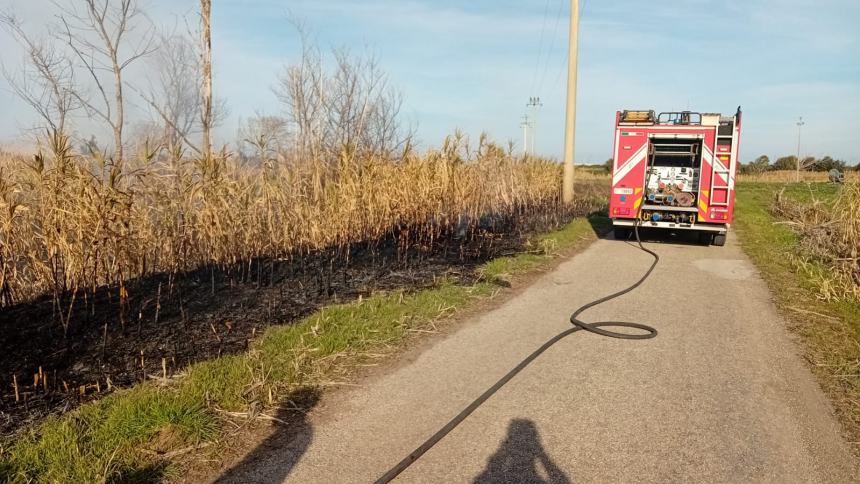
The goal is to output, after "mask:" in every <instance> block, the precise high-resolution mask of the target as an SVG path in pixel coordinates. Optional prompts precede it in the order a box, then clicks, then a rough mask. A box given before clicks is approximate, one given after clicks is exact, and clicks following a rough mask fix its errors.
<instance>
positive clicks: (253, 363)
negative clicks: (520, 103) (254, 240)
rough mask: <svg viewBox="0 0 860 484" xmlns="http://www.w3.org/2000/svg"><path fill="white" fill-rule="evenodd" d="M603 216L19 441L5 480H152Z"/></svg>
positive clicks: (302, 325) (596, 225)
mask: <svg viewBox="0 0 860 484" xmlns="http://www.w3.org/2000/svg"><path fill="white" fill-rule="evenodd" d="M607 227H608V221H607V220H606V219H604V218H600V217H593V218H591V219H578V220H575V221H574V222H572V223H570V224H568V225H567V226H565V227H564V228H562V229H561V230H558V231H555V232H552V233H548V234H543V235H540V236H537V237H535V238H533V239H532V241H531V244H532V247H533V248H534V250H532V251H529V252H526V253H522V254H518V255H515V256H511V257H501V258H498V259H494V260H492V261H490V262H488V263H486V264H485V265H484V266H483V267H482V268H481V269H480V270H481V274H482V277H481V279H480V281H479V282H477V283H476V284H474V285H471V286H461V285H457V284H454V283H451V282H444V281H443V282H441V283H440V284H438V285H437V286H436V287H434V288H431V289H426V290H421V291H416V292H393V293H383V294H377V295H374V296H372V297H369V298H366V299H363V300H359V301H355V302H351V303H348V304H341V305H336V306H330V307H326V308H323V309H321V310H319V311H318V312H316V313H315V314H313V315H310V316H308V317H307V318H305V319H303V320H301V321H299V322H297V323H295V324H292V325H289V326H275V327H271V328H269V329H268V330H267V331H265V332H264V333H263V334H262V335H261V336H260V337H259V338H258V339H257V340H256V341H254V342H253V344H252V345H251V349H250V351H248V352H247V353H246V354H242V355H238V356H228V357H222V358H218V359H215V360H211V361H207V362H204V363H199V364H196V365H193V366H192V367H190V368H189V369H188V371H187V372H186V374H185V376H184V377H182V378H180V379H178V380H176V381H174V382H170V383H167V384H159V383H157V382H147V383H144V384H141V385H138V386H136V387H134V388H131V389H127V390H121V391H117V392H116V393H114V394H111V395H110V396H108V397H106V398H104V399H102V400H100V401H98V402H94V403H91V404H87V405H84V406H82V407H80V408H78V409H76V410H74V411H71V412H69V413H67V414H64V415H62V416H58V417H51V418H48V419H47V420H45V421H44V422H42V423H41V424H39V425H38V426H37V427H36V428H33V429H29V430H26V431H24V432H21V433H20V434H19V435H18V436H17V437H16V439H15V440H14V441H10V442H4V443H2V445H1V446H0V481H8V482H31V481H37V482H97V481H121V480H124V481H140V480H153V479H156V478H158V477H163V476H165V475H166V474H167V475H169V473H170V472H175V470H173V469H172V468H171V466H170V458H169V457H170V456H171V455H175V454H176V453H177V451H180V450H183V449H186V448H189V447H193V446H196V445H198V444H201V443H203V442H209V441H213V440H215V439H217V438H218V437H219V436H220V435H223V433H222V432H223V430H222V428H221V420H220V419H219V412H220V411H245V410H247V409H249V408H259V407H260V406H273V405H274V404H275V403H276V402H279V401H281V400H282V399H285V398H288V395H289V394H290V392H292V391H294V390H296V389H298V388H301V387H304V386H313V385H315V384H319V383H320V382H321V381H324V379H326V378H331V377H332V375H337V374H339V373H343V374H345V373H348V372H349V369H350V368H351V367H352V366H354V364H355V363H357V362H360V361H361V360H362V359H363V358H365V356H364V355H368V354H371V353H380V352H386V351H392V350H393V349H394V348H396V347H397V345H398V344H399V343H401V342H402V341H404V340H405V339H406V336H407V334H409V333H410V332H411V330H414V329H417V328H420V327H422V326H426V325H428V324H430V323H432V322H433V321H434V320H438V319H440V318H443V317H446V316H448V315H450V314H452V313H453V312H454V311H456V310H458V309H462V308H464V307H466V306H467V305H468V304H469V303H470V302H472V301H475V300H477V299H480V298H484V297H488V296H491V295H492V294H494V293H495V292H496V291H497V289H498V281H499V280H502V279H504V278H505V277H507V276H513V275H516V274H521V273H524V272H527V271H529V270H533V269H535V268H537V267H539V266H541V265H543V264H545V263H547V261H548V260H549V259H551V258H553V256H554V255H555V254H556V253H557V252H558V251H561V250H569V249H572V248H574V247H576V246H578V245H584V244H586V243H590V242H591V241H593V240H594V239H595V238H596V234H595V231H602V230H604V229H605V228H607Z"/></svg>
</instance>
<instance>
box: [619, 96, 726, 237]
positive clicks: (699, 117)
mask: <svg viewBox="0 0 860 484" xmlns="http://www.w3.org/2000/svg"><path fill="white" fill-rule="evenodd" d="M740 133H741V109H740V107H739V108H738V110H737V112H736V113H735V114H734V115H733V116H723V115H721V114H719V113H697V112H691V111H681V112H665V113H660V114H657V113H655V112H654V111H651V110H647V111H619V112H617V113H616V114H615V156H614V162H613V169H612V194H611V198H610V202H609V216H610V217H611V218H612V225H613V227H614V229H615V238H616V239H626V238H627V237H628V236H629V234H630V230H631V229H632V228H633V227H634V226H635V225H637V224H638V225H639V227H653V228H658V229H665V230H672V231H680V230H692V231H696V232H698V233H699V237H700V241H701V242H702V243H706V244H714V245H718V246H722V245H724V244H725V243H726V233H727V231H728V229H729V227H730V226H731V224H732V217H733V212H734V205H735V172H736V169H737V166H738V148H739V143H740Z"/></svg>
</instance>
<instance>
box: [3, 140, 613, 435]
mask: <svg viewBox="0 0 860 484" xmlns="http://www.w3.org/2000/svg"><path fill="white" fill-rule="evenodd" d="M59 141H63V140H59ZM58 145H59V146H61V147H62V149H57V150H54V151H53V152H55V153H56V155H44V156H36V157H25V156H12V155H6V156H4V157H3V158H2V161H0V217H2V224H0V303H2V307H3V308H4V309H3V310H2V311H0V324H3V325H4V327H6V328H7V329H8V332H7V335H8V338H7V343H8V347H9V348H10V349H9V351H6V352H4V354H3V355H0V381H3V382H4V384H3V392H2V394H0V411H2V412H3V413H5V414H6V415H11V416H12V420H10V421H6V422H0V431H3V432H0V433H4V432H9V431H13V430H14V429H15V428H18V427H20V425H23V424H24V423H26V421H28V420H34V419H37V418H40V417H41V416H43V415H45V414H49V413H52V412H54V411H56V410H57V409H58V408H61V407H68V406H69V404H70V403H71V404H75V403H77V402H78V401H83V400H86V399H88V398H90V397H91V396H97V395H98V394H101V393H102V392H103V391H104V390H105V389H110V388H111V387H122V386H128V385H132V384H134V383H135V382H137V381H141V380H144V379H147V378H149V375H153V374H155V375H162V374H164V375H171V374H174V373H177V372H181V371H182V369H183V368H184V367H185V366H186V365H188V364H191V363H194V362H196V361H200V360H202V359H208V358H214V357H217V356H220V355H223V354H234V353H237V352H241V351H244V350H245V349H246V348H247V347H248V343H249V341H250V340H252V339H253V337H254V334H256V332H257V331H258V330H260V329H262V328H264V327H265V326H267V325H272V324H289V323H290V322H291V321H294V320H296V319H298V318H300V317H302V316H304V315H306V314H309V313H310V312H312V311H314V310H316V309H317V308H319V307H322V306H324V305H326V304H330V303H332V302H338V301H344V300H349V299H350V298H357V297H361V296H362V295H368V294H371V293H372V292H374V291H377V290H383V291H384V290H400V289H405V290H409V289H413V288H420V287H426V286H429V285H433V284H435V283H436V281H437V280H440V279H442V280H451V279H453V280H455V281H457V280H459V281H463V282H466V283H468V282H469V281H470V280H474V278H476V277H478V275H476V274H475V273H474V271H473V270H472V268H473V267H475V266H476V265H477V264H478V263H480V262H482V261H485V260H487V259H488V258H491V257H495V256H498V255H505V254H510V253H514V252H517V251H522V250H530V249H529V248H528V247H527V246H525V245H523V244H525V243H527V236H528V235H529V234H530V233H533V232H535V231H540V230H546V229H551V228H554V227H556V226H558V225H560V224H561V223H564V222H566V221H568V220H570V219H571V218H572V217H574V216H577V215H583V214H585V213H588V212H591V211H593V210H596V209H599V208H600V207H601V205H602V204H603V203H605V194H606V193H607V192H608V181H607V180H606V179H605V178H600V177H595V178H593V179H589V180H584V181H580V182H578V184H577V190H578V199H577V202H576V203H575V204H574V206H573V207H568V208H564V209H562V208H560V203H559V197H560V185H561V183H560V180H561V167H560V166H559V165H558V164H557V163H555V162H552V161H547V160H536V159H529V160H523V159H519V158H515V157H512V156H509V155H508V154H506V153H505V151H503V150H502V149H500V148H498V147H497V146H495V145H492V144H483V143H482V145H481V147H480V148H479V149H478V150H477V151H474V152H473V151H470V150H469V149H468V148H467V147H465V146H461V145H460V144H458V143H457V142H452V141H449V142H447V143H446V144H445V145H444V147H443V149H441V150H434V151H429V152H428V153H426V154H425V155H423V156H417V155H412V154H407V155H405V156H404V157H403V158H402V159H399V160H394V161H391V160H379V161H376V160H367V161H361V162H340V163H338V164H335V165H331V164H323V163H313V162H305V161H302V160H298V159H291V158H289V157H288V156H286V155H280V156H278V157H276V158H273V159H267V160H263V161H261V162H254V163H249V162H247V161H245V162H243V161H242V160H241V159H240V158H239V157H234V156H231V155H229V154H227V153H222V154H221V156H219V157H218V158H217V159H215V160H213V161H212V162H210V163H202V162H200V161H199V160H191V159H180V160H173V161H170V160H159V159H156V157H154V156H142V157H140V158H138V159H136V160H131V161H128V162H126V164H125V165H124V166H123V167H122V169H120V168H118V167H116V166H112V165H111V164H110V163H106V162H104V161H103V160H101V159H99V158H97V157H88V156H81V155H78V154H75V153H73V152H72V151H71V150H69V149H68V148H67V143H65V142H61V143H58ZM31 376H32V380H33V382H35V383H33V385H29V383H19V382H24V381H29V379H30V378H31ZM12 385H14V392H13V391H12V390H11V388H12ZM19 390H20V391H19ZM19 393H20V395H19Z"/></svg>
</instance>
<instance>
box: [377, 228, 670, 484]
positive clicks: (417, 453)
mask: <svg viewBox="0 0 860 484" xmlns="http://www.w3.org/2000/svg"><path fill="white" fill-rule="evenodd" d="M633 233H634V234H636V243H637V244H639V248H640V249H641V250H643V251H645V252H647V253H649V254H651V256H653V257H654V262H652V263H651V267H649V268H648V271H647V272H646V273H645V275H644V276H642V278H641V279H639V280H638V281H636V283H635V284H633V285H632V286H630V287H628V288H626V289H624V290H622V291H618V292H616V293H614V294H610V295H609V296H605V297H602V298H600V299H598V300H596V301H593V302H590V303H588V304H586V305H584V306H582V307H581V308H579V309H577V310H576V311H575V312H574V313H573V314H572V315H571V316H570V322H571V324H573V328H570V329H568V330H566V331H563V332H561V333H559V334H557V335H555V336H553V337H552V339H550V340H549V341H547V342H546V343H544V344H543V345H542V346H541V347H540V348H538V349H537V350H535V351H534V352H533V353H532V354H530V355H529V356H527V357H526V359H524V360H523V361H521V362H520V364H518V365H517V366H516V367H514V369H513V370H511V371H509V372H508V373H507V374H506V375H505V376H503V377H502V378H501V379H500V380H499V381H497V382H496V383H495V384H493V386H491V387H490V388H488V389H487V391H485V392H484V393H483V394H481V396H480V397H478V398H476V399H475V401H473V402H472V403H470V404H469V406H468V407H466V408H464V409H463V411H462V412H460V413H459V414H458V415H457V416H456V417H454V418H453V419H451V421H450V422H448V423H447V424H445V426H444V427H442V428H441V429H439V431H437V432H436V433H435V434H433V436H432V437H430V438H429V439H427V440H426V441H425V442H424V443H423V444H421V446H419V447H418V448H417V449H415V450H414V451H412V453H411V454H409V455H408V456H406V458H404V459H403V460H402V461H400V462H399V463H398V464H397V465H395V466H394V467H392V468H391V469H389V470H388V472H386V473H385V474H383V475H382V477H380V478H379V479H377V480H376V484H385V483H388V482H390V481H392V480H393V479H394V478H395V477H397V476H398V475H400V473H401V472H403V471H405V470H406V469H407V468H409V466H411V465H412V464H413V463H415V461H417V460H418V459H419V458H421V456H422V455H424V453H425V452H427V451H428V450H430V449H431V448H432V447H433V446H434V445H436V443H438V442H439V441H440V440H442V439H443V438H445V436H446V435H448V434H449V433H450V432H451V431H452V430H454V429H455V428H457V426H458V425H460V423H461V422H463V420H466V418H467V417H468V416H469V415H471V414H472V412H474V411H475V410H477V409H478V407H480V406H481V405H483V403H484V402H486V401H487V400H488V399H489V398H490V397H492V396H493V395H494V394H495V393H496V392H497V391H499V389H500V388H502V387H503V386H505V385H506V384H507V383H508V382H509V381H511V380H512V379H513V378H514V377H515V376H517V374H518V373H519V372H521V371H523V369H525V367H527V366H529V364H530V363H531V362H532V361H534V360H535V359H537V357H538V356H540V355H541V354H543V352H544V351H546V350H548V349H549V348H550V347H551V346H553V345H554V344H556V343H558V342H559V341H561V340H562V339H564V338H565V337H567V336H570V335H571V334H573V333H576V332H577V331H582V330H585V331H588V332H591V333H595V334H599V335H601V336H606V337H609V338H618V339H650V338H653V337H655V336H657V330H656V329H654V328H652V327H651V326H647V325H644V324H639V323H628V322H625V321H598V322H596V323H586V322H585V321H582V320H581V319H579V315H580V314H582V313H583V312H585V311H587V310H589V309H591V308H593V307H595V306H597V305H600V304H603V303H605V302H607V301H610V300H612V299H615V298H617V297H621V296H623V295H624V294H627V293H629V292H631V291H633V290H634V289H636V288H637V287H639V286H641V285H642V283H643V282H645V280H646V279H648V277H649V276H650V275H651V273H652V272H654V268H655V267H657V263H658V262H660V256H659V255H657V253H656V252H654V251H652V250H649V249H646V248H645V246H643V245H642V240H641V239H640V238H639V217H637V220H636V223H635V224H634V226H633ZM603 327H616V328H618V327H620V328H634V329H640V330H643V331H645V333H643V334H628V333H619V332H616V331H608V330H605V329H600V328H603Z"/></svg>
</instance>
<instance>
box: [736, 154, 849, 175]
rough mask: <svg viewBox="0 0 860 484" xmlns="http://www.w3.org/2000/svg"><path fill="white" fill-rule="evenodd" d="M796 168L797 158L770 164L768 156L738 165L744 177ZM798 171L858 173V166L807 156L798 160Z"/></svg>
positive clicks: (832, 159) (786, 158) (783, 158)
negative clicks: (850, 171)
mask: <svg viewBox="0 0 860 484" xmlns="http://www.w3.org/2000/svg"><path fill="white" fill-rule="evenodd" d="M797 168H798V164H797V156H794V155H790V156H782V157H780V158H777V159H776V161H774V162H772V163H771V161H770V157H769V156H767V155H761V156H759V157H758V158H756V159H754V160H752V161H750V162H748V163H742V164H741V165H740V172H741V173H743V174H745V175H756V174H759V173H764V172H767V171H784V170H797ZM800 169H801V170H802V171H819V172H825V171H831V170H839V171H842V172H844V171H845V170H858V171H860V164H856V165H852V164H851V163H848V162H847V161H845V160H837V159H834V158H832V157H830V156H823V157H821V158H816V157H814V156H807V157H805V158H802V159H801V160H800Z"/></svg>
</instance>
